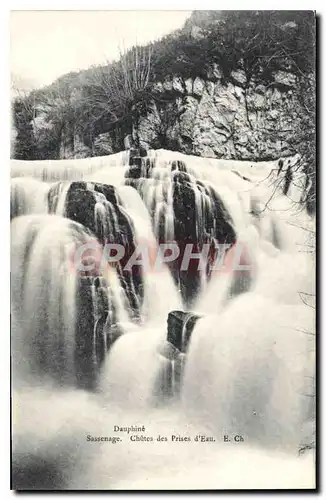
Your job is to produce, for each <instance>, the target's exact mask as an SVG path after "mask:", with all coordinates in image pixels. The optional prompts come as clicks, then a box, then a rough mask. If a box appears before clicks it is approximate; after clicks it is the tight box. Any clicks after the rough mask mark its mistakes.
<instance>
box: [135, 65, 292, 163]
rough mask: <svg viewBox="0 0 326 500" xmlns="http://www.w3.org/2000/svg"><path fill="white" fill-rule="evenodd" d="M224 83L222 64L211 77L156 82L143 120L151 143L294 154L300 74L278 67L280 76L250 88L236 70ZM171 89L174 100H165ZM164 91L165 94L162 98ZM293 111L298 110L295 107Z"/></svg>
mask: <svg viewBox="0 0 326 500" xmlns="http://www.w3.org/2000/svg"><path fill="white" fill-rule="evenodd" d="M231 77H232V78H231V79H230V81H229V82H227V83H225V82H223V83H222V79H221V74H220V72H219V70H218V68H217V67H216V68H214V69H213V71H212V75H211V78H210V79H208V80H202V79H200V78H195V79H194V80H192V79H188V80H186V81H182V80H181V79H180V78H173V80H166V81H164V82H160V83H158V84H157V85H156V88H155V91H156V96H157V98H156V99H155V100H153V101H152V103H151V105H150V106H149V108H148V111H147V113H146V114H144V115H143V116H142V118H141V120H140V124H139V137H140V140H141V143H142V145H143V146H144V147H146V148H154V147H162V142H163V147H167V148H169V149H177V150H179V151H182V152H184V153H188V154H195V155H200V156H206V157H216V158H226V159H243V160H267V159H276V158H278V157H280V156H286V155H290V154H291V144H289V142H288V137H290V134H289V132H290V131H292V130H293V128H294V127H295V123H293V122H292V123H289V118H288V115H287V110H288V109H289V108H291V109H292V110H293V107H294V104H295V103H294V97H293V90H294V88H295V84H296V81H295V77H294V75H292V74H291V73H285V72H278V74H275V75H274V82H273V83H272V84H270V85H269V86H267V85H262V84H260V85H259V84H255V83H253V84H252V85H251V86H250V87H249V88H248V89H246V88H245V75H244V74H243V73H242V72H241V71H237V72H233V74H232V75H231ZM167 94H169V96H170V99H171V95H173V96H174V99H173V100H169V102H166V103H165V105H164V107H163V106H162V105H161V101H164V96H165V95H167ZM160 97H161V98H160ZM292 116H293V111H292Z"/></svg>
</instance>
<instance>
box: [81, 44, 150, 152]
mask: <svg viewBox="0 0 326 500" xmlns="http://www.w3.org/2000/svg"><path fill="white" fill-rule="evenodd" d="M150 79H151V47H150V46H147V47H140V46H138V45H136V46H134V47H133V48H132V49H131V50H129V51H128V52H122V51H120V58H119V60H118V61H116V62H114V63H112V64H107V65H106V66H95V67H93V68H92V71H91V73H90V75H89V78H88V81H87V84H86V85H84V86H83V102H84V106H85V108H86V115H87V117H88V123H87V127H86V131H87V133H88V135H90V136H96V135H97V134H98V132H99V130H100V131H101V132H102V133H103V132H106V131H109V130H112V129H114V128H115V127H116V126H117V125H120V126H121V125H122V124H123V122H124V129H125V130H124V132H125V133H132V132H134V135H135V137H134V140H135V141H136V143H137V142H138V143H139V137H138V121H139V116H140V113H141V108H142V105H143V104H144V102H145V100H146V91H147V89H148V87H149V83H150Z"/></svg>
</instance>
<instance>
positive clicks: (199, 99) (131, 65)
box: [14, 11, 315, 163]
mask: <svg viewBox="0 0 326 500" xmlns="http://www.w3.org/2000/svg"><path fill="white" fill-rule="evenodd" d="M314 47H315V19H314V13H313V12H312V11H195V12H194V13H193V15H192V16H191V17H190V18H189V19H188V20H187V21H186V23H185V25H184V27H183V28H182V29H181V30H177V31H176V32H173V33H171V34H170V35H168V36H166V37H164V38H163V39H162V40H160V41H158V42H155V43H153V44H150V45H148V46H146V47H133V49H131V50H130V51H128V52H127V53H126V54H123V55H122V56H121V60H120V61H116V62H114V63H111V64H108V65H107V66H101V67H94V68H90V69H89V70H86V71H81V72H79V73H69V74H67V75H64V76H63V77H61V78H59V79H58V80H57V81H56V82H54V83H53V84H52V85H50V86H49V87H47V88H44V89H42V90H39V91H35V92H32V93H31V94H30V96H29V97H28V98H26V99H24V100H23V101H16V104H15V106H14V120H15V125H16V128H17V132H18V135H17V138H16V143H17V144H16V148H15V158H18V159H19V158H20V159H36V158H40V159H46V158H82V157H86V156H98V155H105V154H111V153H114V152H117V151H120V150H121V149H123V140H124V137H125V136H126V134H132V136H133V138H134V141H135V142H136V143H140V144H141V145H142V146H144V147H146V148H162V147H163V148H168V149H172V150H177V151H181V152H185V153H187V154H195V155H200V156H209V157H216V158H226V159H243V160H244V159H246V160H269V159H276V158H279V157H280V156H290V155H293V154H296V153H299V154H302V151H306V150H307V144H308V150H309V158H306V160H307V161H308V163H311V161H312V157H313V152H311V149H312V148H311V143H313V142H314V94H315V92H314V77H313V75H314V63H315V60H314V57H315V55H314ZM26 130H29V132H28V133H27V132H26Z"/></svg>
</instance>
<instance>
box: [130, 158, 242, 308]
mask: <svg viewBox="0 0 326 500" xmlns="http://www.w3.org/2000/svg"><path fill="white" fill-rule="evenodd" d="M138 160H139V161H138V163H137V165H134V164H133V165H132V166H130V167H129V169H128V170H127V172H126V181H125V182H126V184H127V185H130V186H133V187H134V188H135V189H137V191H138V192H139V194H140V196H141V197H142V199H143V201H144V203H145V205H146V206H147V208H148V211H149V213H150V216H151V219H152V225H153V230H154V234H155V236H156V238H157V241H158V243H159V244H162V243H170V242H171V240H172V241H173V242H175V243H176V244H177V247H178V250H179V255H178V257H177V258H176V259H175V260H173V261H172V262H169V263H168V264H167V265H168V267H169V269H170V271H171V274H172V276H173V278H174V281H175V283H176V285H177V286H178V288H179V290H180V293H181V296H182V299H183V302H184V305H185V307H190V306H191V305H192V304H193V302H194V301H195V300H196V298H197V296H198V293H199V291H200V289H201V287H202V285H203V283H204V282H205V281H206V280H208V279H210V276H211V270H212V268H213V266H214V264H215V262H216V259H217V256H218V252H219V249H218V245H219V244H229V245H230V246H231V245H233V244H234V243H235V242H236V239H237V235H236V232H235V229H234V223H233V220H232V217H231V215H230V213H229V212H228V210H227V209H226V207H225V205H224V203H223V201H222V199H221V197H220V196H219V194H218V193H217V191H216V190H215V189H214V188H213V187H212V186H211V185H210V184H209V183H207V182H202V181H200V180H198V179H196V178H195V177H194V176H193V175H191V174H189V173H188V172H187V167H186V164H185V163H184V162H182V161H176V160H175V161H171V163H170V165H168V166H167V169H166V171H165V175H163V177H160V174H163V173H162V172H158V175H156V173H155V172H156V165H155V162H154V161H153V160H152V159H150V158H138ZM134 161H135V159H134V160H133V162H134ZM162 198H163V199H162ZM207 249H208V251H207ZM190 254H191V255H197V256H198V255H199V254H202V255H203V257H202V258H203V260H205V262H206V264H205V268H204V269H203V268H202V267H201V263H200V261H199V259H198V258H192V257H190ZM187 256H188V257H189V261H188V257H187ZM185 261H186V262H185Z"/></svg>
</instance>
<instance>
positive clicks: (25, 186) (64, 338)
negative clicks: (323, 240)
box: [11, 150, 315, 489]
mask: <svg viewBox="0 0 326 500" xmlns="http://www.w3.org/2000/svg"><path fill="white" fill-rule="evenodd" d="M277 170H278V165H277V162H260V163H253V162H237V161H225V160H215V159H207V158H198V157H191V156H186V155H183V154H181V153H177V152H169V151H164V150H158V151H148V153H147V157H142V158H140V157H137V156H134V157H130V155H129V156H128V154H126V153H125V152H123V153H119V154H117V155H111V156H108V157H102V158H89V159H84V160H63V161H62V162H61V161H49V162H46V161H44V162H43V161H37V162H17V161H13V162H12V177H13V179H12V193H11V211H12V222H11V241H12V243H11V256H12V257H11V293H12V308H11V338H12V375H13V378H12V380H13V415H14V417H15V418H14V422H13V427H14V431H13V481H14V484H16V485H18V486H20V487H24V486H25V487H26V486H29V487H32V488H33V484H35V485H36V488H37V487H39V488H41V489H42V487H43V488H44V487H48V488H50V489H54V488H59V489H60V488H61V489H64V488H68V489H79V488H80V489H82V488H86V489H100V488H106V489H121V488H126V489H130V488H133V487H136V488H141V489H147V488H149V487H150V486H152V487H154V488H156V487H157V488H158V487H163V488H164V487H167V488H173V487H175V488H176V489H180V488H181V489H186V488H187V487H188V486H189V487H194V488H199V489H201V488H207V487H211V488H223V487H225V488H237V487H239V488H246V487H248V488H250V487H261V488H264V487H265V488H266V487H273V485H274V487H275V485H277V487H284V488H290V487H296V486H297V485H298V482H297V481H298V477H299V478H300V481H301V483H300V484H302V487H308V486H309V485H312V484H313V481H314V478H313V469H314V454H313V453H310V452H309V451H307V452H306V453H304V454H303V456H298V450H300V449H306V450H308V449H309V448H313V445H312V443H313V442H314V376H315V343H314V342H315V335H314V307H315V303H314V294H315V283H314V258H313V255H312V254H311V253H309V252H307V251H306V250H307V248H310V246H313V245H314V230H315V221H314V219H313V218H312V217H310V216H309V215H308V214H306V213H305V212H304V211H303V210H301V209H299V205H298V203H296V204H294V202H293V200H294V199H295V200H296V201H298V200H299V201H300V199H302V196H303V194H304V193H303V191H302V190H303V182H302V179H301V177H300V175H301V174H300V175H299V173H298V176H299V177H300V179H301V181H300V179H299V181H300V182H299V181H298V182H296V178H294V179H293V181H291V183H290V186H289V193H290V194H291V197H292V198H290V197H287V196H285V195H284V186H282V185H280V186H277V189H275V182H276V181H277ZM273 193H274V196H271V195H272V194H273ZM162 244H163V245H165V246H162ZM109 245H113V246H114V245H115V246H116V247H117V248H118V247H119V248H122V249H123V250H124V253H123V255H122V256H121V258H119V259H116V260H115V259H114V255H113V257H112V255H111V254H108V253H107V248H109V247H108V246H109ZM173 245H176V246H177V249H178V251H179V254H178V255H176V256H175V255H174V257H173V258H172V257H171V255H172V256H173V252H174V250H173V249H174V248H175V247H174V246H173ZM187 245H191V252H192V253H193V254H194V255H195V254H197V256H198V255H199V253H201V260H199V259H198V258H196V255H195V258H192V259H191V258H190V259H189V262H188V265H187V266H185V267H183V263H184V261H185V260H186V258H187V252H188V250H187ZM221 245H226V247H225V252H224V254H223V250H222V247H221ZM162 249H163V250H162ZM167 249H168V251H170V252H171V254H169V253H168V251H167ZM116 251H117V252H119V250H116ZM205 252H206V253H205ZM108 256H109V257H110V259H111V260H110V259H109V258H108ZM170 257H171V258H170ZM188 257H189V254H188ZM130 262H133V265H132V266H131V267H129V264H130ZM200 263H202V264H203V266H201V265H200ZM306 303H308V306H307V305H306ZM26 415H28V417H26ZM130 425H135V426H140V427H142V426H144V427H145V428H146V432H144V433H141V434H143V435H144V436H145V437H148V436H150V437H152V438H153V441H150V442H138V443H137V444H135V443H134V442H133V441H131V440H130V439H129V437H130V436H127V435H125V434H119V433H118V434H117V433H115V432H114V431H113V429H114V426H121V427H123V426H127V427H128V426H130ZM87 435H93V436H101V435H102V436H110V437H115V438H116V437H117V436H122V441H121V442H115V444H113V443H109V444H108V443H93V444H91V443H88V442H87V441H86V436H87ZM172 435H173V436H176V437H178V436H179V437H180V436H188V437H189V436H190V437H191V441H189V442H188V441H187V442H181V441H180V442H178V441H177V442H175V443H172V442H171V436H172ZM234 435H239V436H241V437H242V438H243V440H244V442H243V443H240V444H237V443H235V442H229V443H226V442H225V441H224V436H230V439H232V436H234ZM158 436H160V437H161V438H162V440H161V441H160V442H158V441H157V439H158ZM164 436H168V438H169V440H168V441H167V442H165V441H164V440H163V437H164ZM196 436H209V437H210V438H211V441H210V442H207V443H206V442H205V443H200V444H198V443H197V444H196V442H195V437H196ZM112 446H113V449H112ZM244 463H245V464H246V466H245V467H243V464H244ZM236 464H238V466H239V468H240V469H239V470H240V472H239V477H237V478H235V477H234V467H236ZM269 469H271V470H273V471H276V472H275V473H274V472H273V475H274V476H275V474H276V476H277V480H276V479H275V477H274V478H273V479H274V480H273V482H272V481H271V474H269ZM185 471H187V472H186V475H187V477H186V478H185ZM257 471H258V472H257ZM35 478H37V480H36V479H35ZM33 481H34V483H33ZM271 482H272V483H273V484H271ZM298 487H299V486H298Z"/></svg>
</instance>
